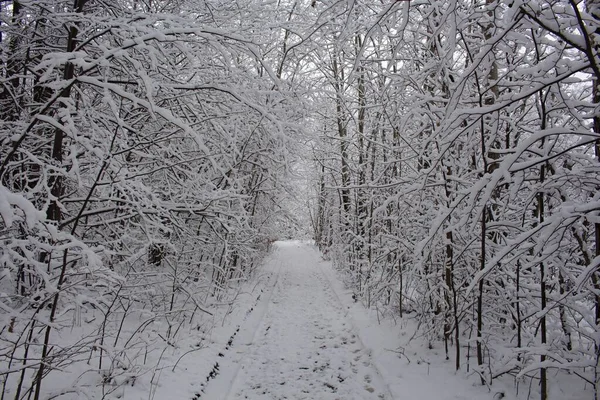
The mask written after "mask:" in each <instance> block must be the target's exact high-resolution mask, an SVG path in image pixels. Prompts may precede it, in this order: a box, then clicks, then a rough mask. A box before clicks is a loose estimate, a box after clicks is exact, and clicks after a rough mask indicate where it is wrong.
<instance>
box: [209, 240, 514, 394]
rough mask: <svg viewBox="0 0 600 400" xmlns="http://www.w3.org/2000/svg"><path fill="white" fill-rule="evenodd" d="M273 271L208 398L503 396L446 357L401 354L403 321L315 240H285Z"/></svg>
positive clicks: (267, 269)
mask: <svg viewBox="0 0 600 400" xmlns="http://www.w3.org/2000/svg"><path fill="white" fill-rule="evenodd" d="M263 268H264V269H263V271H262V273H263V274H265V275H266V276H269V282H270V283H271V284H273V286H272V287H268V288H265V289H264V293H263V296H262V299H260V301H259V302H258V303H257V304H256V307H255V310H254V311H253V312H252V317H251V318H249V319H248V320H247V321H246V322H245V323H243V324H241V328H240V330H239V332H238V334H237V336H236V337H235V340H234V341H233V342H232V345H231V349H230V350H228V352H227V353H226V354H224V357H222V358H221V361H220V363H219V371H218V372H219V373H218V375H217V376H216V378H215V379H214V380H211V381H210V382H208V383H207V384H206V385H203V387H204V392H203V393H201V396H199V397H198V398H199V399H210V400H219V399H223V400H241V399H250V400H267V399H273V400H275V399H277V400H280V399H323V400H328V399H332V400H334V399H338V400H346V399H349V400H351V399H356V400H359V399H365V400H369V399H406V400H429V399H436V400H471V399H490V400H492V399H495V398H498V394H497V392H494V391H488V390H487V389H486V388H482V387H478V386H474V385H473V380H471V381H469V380H467V379H465V377H464V375H461V374H455V373H453V372H452V371H451V365H445V364H444V363H443V358H442V355H440V356H439V357H437V359H436V360H434V361H431V360H429V358H430V357H436V355H435V353H432V354H429V355H427V354H426V352H423V354H421V353H419V354H416V353H415V354H412V353H411V354H409V353H406V357H405V356H399V354H398V353H397V352H396V351H394V350H395V349H397V348H398V346H399V345H400V344H405V342H406V341H407V339H408V337H407V333H406V331H405V330H404V329H403V325H402V324H398V325H393V324H391V322H390V321H383V323H382V324H381V325H380V324H378V321H377V318H376V316H375V315H371V313H370V312H369V311H367V310H366V309H365V308H364V307H362V305H361V304H360V303H354V302H353V300H352V298H351V294H350V293H348V292H347V291H346V290H345V289H344V287H343V284H342V283H341V282H340V280H339V279H338V278H337V277H336V274H335V271H334V270H333V268H332V266H331V264H330V263H329V262H326V261H323V260H322V258H321V255H320V253H319V252H318V251H317V250H316V249H315V248H314V246H312V245H311V244H310V243H302V242H298V241H290V242H279V243H276V245H275V251H274V254H273V255H272V256H271V258H270V259H269V261H268V262H267V263H266V264H265V266H264V267H263ZM411 351H412V350H411ZM409 359H410V362H409V361H408V360H409ZM440 360H442V361H440ZM440 364H442V365H440ZM510 398H511V397H510V395H507V396H506V397H504V399H510Z"/></svg>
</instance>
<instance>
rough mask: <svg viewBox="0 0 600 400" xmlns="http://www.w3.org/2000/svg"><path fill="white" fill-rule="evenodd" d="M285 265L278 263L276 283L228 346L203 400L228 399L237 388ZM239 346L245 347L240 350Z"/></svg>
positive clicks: (266, 286) (271, 277) (272, 258)
mask: <svg viewBox="0 0 600 400" xmlns="http://www.w3.org/2000/svg"><path fill="white" fill-rule="evenodd" d="M277 252H279V249H275V251H274V253H273V254H272V256H271V257H270V258H269V260H268V261H267V265H269V266H271V268H272V265H273V264H272V263H273V262H274V260H275V259H276V258H277V257H276V255H277ZM282 268H283V264H281V263H278V264H277V267H276V268H273V270H272V271H271V275H270V277H269V280H271V279H273V277H274V282H273V284H271V285H265V291H264V292H263V293H262V297H261V299H260V302H259V303H258V305H255V306H254V310H252V309H251V311H255V312H254V313H253V314H248V315H250V316H251V317H250V318H248V319H245V320H244V322H245V323H246V325H245V326H244V325H241V326H240V327H239V331H238V332H237V333H238V334H237V335H236V336H237V338H236V343H232V344H231V345H229V346H228V350H229V352H228V354H224V358H222V364H221V366H220V371H219V372H220V373H219V374H218V375H217V376H216V377H215V378H214V379H213V380H212V381H211V385H207V386H205V387H204V389H205V390H204V392H203V394H202V398H204V399H211V400H213V399H228V398H229V394H230V392H231V391H232V390H233V388H234V387H235V382H236V380H237V378H238V375H239V372H240V368H241V366H242V364H243V361H244V358H245V357H246V356H247V352H248V349H250V348H251V346H252V345H253V343H254V342H255V340H256V338H257V336H258V335H259V332H260V328H261V327H262V325H263V320H264V318H265V315H266V314H267V312H268V310H269V305H270V304H271V298H272V297H273V293H274V292H275V290H276V288H277V286H278V283H279V278H280V276H281V270H282ZM239 346H243V347H242V349H240V347H239Z"/></svg>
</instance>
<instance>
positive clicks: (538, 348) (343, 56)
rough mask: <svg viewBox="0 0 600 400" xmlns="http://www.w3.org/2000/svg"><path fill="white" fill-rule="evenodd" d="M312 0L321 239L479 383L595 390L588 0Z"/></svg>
mask: <svg viewBox="0 0 600 400" xmlns="http://www.w3.org/2000/svg"><path fill="white" fill-rule="evenodd" d="M316 6H317V8H319V10H320V15H321V18H329V19H330V20H331V21H335V22H338V24H337V25H336V24H335V23H330V24H329V25H328V26H329V28H330V29H331V30H332V32H330V33H328V34H327V35H324V37H323V38H321V39H322V40H323V42H320V44H321V46H322V47H321V49H322V50H321V51H320V52H315V57H316V61H315V64H316V65H318V66H319V72H320V77H321V79H322V82H323V85H324V86H325V87H326V88H328V97H327V98H326V99H321V101H323V102H325V103H326V104H328V107H329V112H328V113H327V114H325V115H323V116H322V117H321V118H319V119H318V122H317V123H318V129H319V130H320V131H321V132H322V133H323V136H322V138H321V139H320V140H319V142H318V145H316V146H315V151H314V158H315V162H316V176H317V181H318V182H319V185H318V188H317V197H316V199H315V201H314V204H313V209H314V218H313V225H314V227H315V237H316V240H317V242H318V244H319V246H320V247H321V249H323V250H324V251H325V252H327V253H328V254H329V255H330V257H331V258H332V259H333V260H334V261H335V262H336V263H337V264H338V265H339V266H340V268H342V269H343V270H344V271H347V273H348V275H349V277H350V280H351V282H352V284H353V286H354V288H355V291H356V293H357V295H358V296H359V297H360V298H362V299H364V301H365V302H366V304H367V305H379V306H381V305H388V306H391V307H393V309H394V310H395V312H398V313H400V315H404V314H406V313H410V315H412V316H415V315H416V316H417V318H418V320H419V322H420V330H421V334H423V335H425V336H426V337H427V339H428V340H429V342H430V343H431V345H432V346H433V345H435V343H436V342H437V341H439V342H443V343H444V344H445V349H446V354H447V355H448V357H451V358H453V360H454V361H455V366H456V369H466V370H471V371H475V372H476V373H477V374H479V376H480V378H481V382H482V383H483V384H487V385H489V384H491V383H492V382H493V380H494V379H496V378H497V377H500V376H502V375H505V374H511V375H514V376H515V377H516V378H517V380H516V382H521V381H523V380H526V381H527V382H528V383H529V382H531V381H533V382H534V383H535V384H534V385H533V387H534V388H537V389H538V390H539V392H540V393H541V398H542V399H545V398H547V394H548V392H549V389H548V383H547V382H548V378H547V375H548V374H549V373H550V371H552V373H553V374H554V373H557V372H558V373H559V374H560V373H567V374H571V375H574V376H577V377H578V378H580V379H581V386H582V387H587V388H590V387H593V388H594V390H593V392H594V393H595V397H596V398H599V397H600V364H599V363H600V341H599V339H598V338H599V336H598V323H599V322H600V320H599V318H600V276H599V272H598V260H599V258H598V254H600V253H599V252H600V224H599V221H598V210H599V203H598V187H599V184H600V182H599V180H598V176H599V172H600V169H599V167H600V164H599V163H598V161H599V159H598V157H599V156H600V150H599V149H600V145H599V136H598V135H599V133H600V117H599V114H598V102H599V100H600V97H599V94H600V91H599V89H598V87H597V82H598V79H599V78H600V69H599V66H600V58H599V57H598V46H599V45H600V34H599V33H598V32H600V30H599V29H600V26H599V22H600V11H599V10H598V4H597V2H593V1H587V2H583V1H552V2H542V1H539V2H538V1H499V0H482V1H461V0H454V1H433V0H431V1H411V2H383V3H376V4H374V3H373V2H367V1H353V2H326V1H323V2H316ZM452 345H454V349H451V346H452ZM577 389H579V387H578V388H577Z"/></svg>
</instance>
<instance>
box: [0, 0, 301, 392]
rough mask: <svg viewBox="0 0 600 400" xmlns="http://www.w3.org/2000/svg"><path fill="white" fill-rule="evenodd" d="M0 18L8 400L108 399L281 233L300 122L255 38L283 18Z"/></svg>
mask: <svg viewBox="0 0 600 400" xmlns="http://www.w3.org/2000/svg"><path fill="white" fill-rule="evenodd" d="M0 6H1V12H0V15H1V18H2V19H1V21H0V23H1V25H0V28H1V32H0V34H1V44H0V46H1V51H2V52H1V57H0V83H1V85H0V182H1V185H0V216H1V217H2V218H1V219H0V240H1V244H0V260H1V261H0V262H1V268H2V276H1V278H0V279H1V281H0V285H1V288H2V289H1V293H2V294H1V296H0V307H1V309H2V311H1V314H2V324H1V328H0V363H1V365H2V372H1V373H0V376H1V382H0V383H1V388H0V393H1V394H0V397H1V398H14V399H22V398H27V399H38V398H42V397H43V398H47V397H48V396H50V397H52V396H58V395H64V394H67V393H76V397H77V396H83V395H86V396H90V395H91V394H90V393H92V392H94V391H95V390H96V389H94V387H95V386H97V387H102V396H106V395H108V394H109V393H110V392H111V391H114V390H116V389H117V387H118V386H119V385H122V384H127V383H128V382H130V381H131V380H132V379H135V377H136V376H140V375H143V374H144V373H145V372H144V371H147V370H151V368H153V367H156V366H152V365H149V364H150V360H154V361H155V360H156V358H152V357H151V356H148V354H149V353H152V352H156V351H159V352H160V350H161V349H162V348H164V347H165V346H167V345H169V346H172V345H173V343H176V341H177V336H178V334H181V332H184V331H185V330H186V328H185V327H186V326H188V325H189V326H193V324H195V323H197V322H196V318H197V317H199V316H200V315H201V314H205V313H210V312H211V310H210V308H211V304H212V303H214V302H215V301H216V302H222V301H224V300H225V299H226V296H229V295H231V291H230V290H229V288H230V287H231V286H232V285H233V286H236V285H235V283H236V282H238V281H240V280H244V279H246V278H247V277H248V276H249V275H250V274H251V273H252V271H253V268H254V266H255V265H256V262H257V261H259V260H260V259H261V257H262V256H263V255H264V254H265V251H266V250H267V247H268V244H269V241H270V240H271V239H272V236H273V230H274V229H275V227H276V226H277V224H278V223H280V222H279V221H278V220H281V219H282V216H284V217H285V215H284V212H285V210H283V211H281V212H278V213H277V212H272V211H271V209H272V208H273V204H276V203H277V202H279V201H280V199H279V198H280V197H281V194H280V193H279V192H281V188H282V187H283V186H284V185H285V184H286V179H285V176H286V173H287V172H286V171H287V167H286V165H287V163H288V158H290V154H292V152H291V150H290V148H289V146H288V143H289V136H290V134H291V133H293V132H294V130H295V129H296V128H294V126H295V125H294V123H295V121H296V120H297V118H298V116H299V114H298V112H297V111H293V110H294V109H296V110H298V108H297V107H296V108H294V107H292V104H293V102H294V101H295V100H294V99H293V98H291V96H289V94H288V92H289V88H288V87H287V86H285V85H284V84H283V83H282V82H281V81H280V79H279V78H278V75H277V71H274V70H273V69H274V68H272V67H271V65H275V66H276V65H277V63H278V62H279V61H280V58H281V55H280V52H279V51H277V50H278V49H276V51H273V49H270V48H268V47H266V46H261V45H260V43H259V41H260V42H264V41H265V40H266V41H267V42H268V41H269V37H268V33H269V32H267V31H265V30H264V29H260V30H259V29H257V27H258V26H259V24H260V23H262V21H264V20H267V19H272V20H273V21H274V22H276V21H277V20H278V19H279V17H280V15H279V13H280V11H279V9H278V8H269V9H264V10H261V9H260V7H257V6H256V5H255V4H253V2H247V3H246V4H244V5H239V4H234V3H229V2H204V1H152V2H150V1H148V2H144V1H128V0H123V1H110V2H104V1H86V0H70V1H56V0H48V1H37V0H36V1H29V0H19V1H16V0H15V1H2V2H0ZM280 33H281V32H280V30H275V31H273V32H271V35H275V36H274V37H275V38H276V36H277V35H279V34H280ZM269 53H272V54H269ZM278 196H279V197H278ZM82 319H84V321H83V323H82ZM150 325H152V329H148V326H150ZM182 326H184V329H182ZM65 327H69V329H66V330H65V329H64V328H65ZM154 361H152V362H154ZM86 371H90V373H91V374H92V376H89V374H88V375H86ZM65 373H67V375H64V374H65ZM56 374H63V378H61V379H54V378H52V377H53V376H54V377H56V376H57V375H56ZM69 374H71V375H69ZM96 375H97V376H98V378H97V379H96V378H94V376H96ZM65 376H67V377H70V376H72V377H73V379H72V380H71V381H69V379H70V378H64V377H65ZM48 377H50V378H48ZM82 378H85V379H84V382H92V384H91V385H89V384H86V383H82ZM44 382H50V383H51V384H50V386H49V387H50V389H46V390H44V385H43V383H44ZM94 382H96V383H94ZM86 387H87V389H86ZM84 391H88V392H86V393H85V394H84V393H83V392H84Z"/></svg>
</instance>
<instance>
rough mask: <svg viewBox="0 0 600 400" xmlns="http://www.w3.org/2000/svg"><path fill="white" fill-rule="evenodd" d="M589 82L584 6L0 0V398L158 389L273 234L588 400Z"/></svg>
mask: <svg viewBox="0 0 600 400" xmlns="http://www.w3.org/2000/svg"><path fill="white" fill-rule="evenodd" d="M599 79H600V1H598V0H552V1H541V0H443V1H442V0H376V1H374V0H234V1H228V0H111V1H109V0H68V1H65V0H0V243H1V244H0V400H3V399H15V400H19V399H28V400H29V399H33V400H40V399H55V398H61V399H63V398H64V399H77V398H93V399H110V398H119V397H118V396H116V393H118V390H119V388H120V387H122V386H127V385H129V386H133V385H134V384H135V381H136V379H138V378H139V379H141V378H140V377H142V376H148V375H151V376H152V380H151V381H152V382H156V380H154V379H155V376H158V375H157V374H158V373H157V371H158V370H159V369H160V365H161V362H162V361H161V360H162V357H163V354H164V353H165V351H166V350H169V351H171V350H172V349H177V348H178V343H180V341H181V340H183V339H184V338H185V337H187V336H189V335H190V333H189V332H191V331H194V332H196V331H198V332H200V331H202V332H204V330H207V329H209V327H210V326H218V325H219V324H221V322H220V321H219V319H220V318H221V317H218V316H219V315H222V314H223V313H227V310H230V309H231V307H233V305H235V304H239V303H240V300H239V297H240V293H241V292H242V289H241V288H242V287H243V285H244V284H246V283H248V282H252V281H253V279H255V278H256V277H257V276H258V275H260V266H261V263H262V262H263V260H264V258H265V257H266V256H267V255H268V254H269V252H270V250H271V247H272V243H273V242H274V241H276V240H278V239H285V238H293V237H310V238H312V239H314V243H315V245H316V246H317V247H318V249H319V250H320V251H321V252H322V254H323V256H324V257H325V258H326V259H327V260H330V261H331V262H332V263H333V265H335V267H336V268H337V270H338V271H339V272H340V273H341V275H342V276H343V277H344V279H345V282H346V283H347V285H348V287H349V288H350V290H351V291H352V292H353V296H354V297H355V300H356V301H359V302H361V303H362V304H364V306H365V307H367V308H369V309H375V310H376V312H377V313H378V315H381V316H382V317H389V316H393V318H400V319H403V318H410V319H413V320H415V321H417V323H418V332H419V333H418V334H419V335H420V336H421V337H423V338H425V340H426V342H427V343H428V346H429V347H430V348H434V347H440V346H441V348H442V349H443V352H444V356H445V358H446V359H447V360H451V361H452V368H453V369H455V370H456V371H463V372H465V373H469V374H474V375H475V376H477V380H478V384H480V385H482V386H484V387H488V388H489V387H491V386H492V385H493V384H494V382H495V381H496V380H498V379H507V378H509V379H510V380H511V382H514V383H515V385H517V384H519V383H521V384H522V386H523V387H524V388H527V387H528V386H534V387H535V388H536V391H537V392H536V393H535V397H536V398H537V397H539V398H540V399H541V400H546V399H551V398H552V396H550V395H549V390H548V385H549V381H550V380H552V379H560V377H563V376H565V377H568V379H569V382H574V383H573V384H574V385H577V386H578V387H579V388H581V390H583V391H584V392H585V393H587V396H588V397H587V398H589V399H595V400H598V399H600V332H599V324H600V215H599V214H600V86H599V85H600V83H599ZM202 346H203V344H202V343H199V344H198V348H200V347H202ZM173 351H175V350H173ZM177 351H178V352H179V353H177V354H178V356H181V357H183V356H184V355H185V354H187V353H186V352H189V351H194V349H191V350H189V349H187V348H184V349H178V350H177ZM184 353H185V354H184ZM187 357H191V356H187ZM176 359H177V358H176ZM178 361H179V360H178ZM176 366H177V365H175V366H173V371H175V367H176ZM171 367H172V365H169V368H168V369H169V370H170V369H171ZM557 377H558V378H557ZM156 379H158V377H157V378H156ZM149 385H150V387H149V389H148V390H149V392H150V393H151V392H152V384H149ZM523 390H524V391H525V392H526V391H527V389H523ZM111 396H115V397H111ZM532 396H533V395H532ZM145 398H149V399H150V398H153V397H151V396H150V395H146V397H145ZM557 400H558V399H557Z"/></svg>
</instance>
